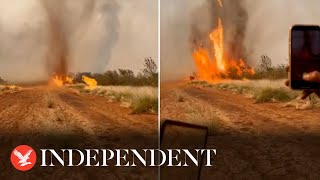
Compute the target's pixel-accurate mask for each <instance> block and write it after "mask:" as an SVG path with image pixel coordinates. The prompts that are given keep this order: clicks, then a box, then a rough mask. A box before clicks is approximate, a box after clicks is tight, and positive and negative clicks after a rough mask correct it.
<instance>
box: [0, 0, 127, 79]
mask: <svg viewBox="0 0 320 180" xmlns="http://www.w3.org/2000/svg"><path fill="white" fill-rule="evenodd" d="M120 9H121V7H120V5H119V4H118V1H116V0H77V1H74V0H2V1H0V12H1V13H0V39H1V41H0V76H1V77H2V78H4V79H6V80H9V81H13V82H21V81H22V82H26V81H27V82H30V81H43V80H46V79H48V78H50V77H51V76H52V74H53V73H56V74H59V75H65V74H66V73H68V72H83V71H85V72H102V71H105V68H106V66H107V64H108V62H109V61H110V57H111V55H112V50H113V48H114V47H115V45H116V43H117V41H118V36H119V35H118V34H119V28H120V23H119V12H120Z"/></svg>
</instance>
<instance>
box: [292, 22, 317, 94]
mask: <svg viewBox="0 0 320 180" xmlns="http://www.w3.org/2000/svg"><path fill="white" fill-rule="evenodd" d="M289 42H290V43H289V59H290V73H289V80H290V86H291V88H292V89H297V90H299V89H319V88H320V84H319V83H315V82H307V81H304V80H303V78H302V76H303V74H304V73H310V72H313V71H320V26H318V25H294V26H293V27H292V28H291V31H290V40H289Z"/></svg>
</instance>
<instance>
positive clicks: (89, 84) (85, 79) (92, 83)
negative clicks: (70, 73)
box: [82, 76, 98, 90]
mask: <svg viewBox="0 0 320 180" xmlns="http://www.w3.org/2000/svg"><path fill="white" fill-rule="evenodd" d="M82 81H83V82H85V83H86V85H87V86H86V89H90V90H92V89H95V88H96V87H97V85H98V83H97V81H96V80H95V79H93V78H89V77H87V76H82Z"/></svg>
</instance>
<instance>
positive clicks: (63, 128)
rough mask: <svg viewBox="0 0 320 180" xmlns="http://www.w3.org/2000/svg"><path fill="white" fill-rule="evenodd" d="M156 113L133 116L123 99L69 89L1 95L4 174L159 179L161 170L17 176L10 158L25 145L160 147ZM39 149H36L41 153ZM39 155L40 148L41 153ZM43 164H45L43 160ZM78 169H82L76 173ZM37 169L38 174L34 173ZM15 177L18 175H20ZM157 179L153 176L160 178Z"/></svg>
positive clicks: (49, 171) (95, 170)
mask: <svg viewBox="0 0 320 180" xmlns="http://www.w3.org/2000/svg"><path fill="white" fill-rule="evenodd" d="M157 133H158V121H157V115H149V114H139V115H138V114H131V110H130V109H129V108H126V107H121V106H120V103H117V102H108V99H107V98H105V97H100V96H95V95H90V94H82V93H79V92H78V91H75V90H71V89H68V88H49V87H46V86H39V87H25V88H22V89H21V90H19V91H17V92H14V91H12V92H10V91H9V92H6V93H1V94H0V142H1V147H0V149H1V151H2V152H5V153H0V162H1V163H0V171H1V173H0V177H6V176H10V177H16V178H20V177H23V178H26V177H29V178H32V179H34V178H42V179H43V178H49V179H50V177H52V174H53V173H54V174H55V175H56V176H57V177H60V178H68V177H70V178H76V177H80V175H82V176H83V177H87V176H90V178H95V177H96V178H98V179H99V178H100V179H101V178H104V179H105V178H113V179H114V178H118V179H123V178H124V179H125V178H129V179H132V178H138V177H142V178H143V177H144V178H145V179H150V178H152V177H155V178H156V173H157V169H153V170H151V171H146V169H145V168H134V169H132V168H123V169H122V168H117V169H113V168H83V167H79V168H76V169H74V170H73V171H72V172H70V171H69V170H68V168H63V167H60V168H59V167H57V168H51V169H50V168H46V169H45V170H44V169H41V168H39V167H37V168H35V169H34V170H33V173H31V174H28V175H27V176H26V174H16V173H17V170H15V169H14V168H13V167H12V166H11V164H10V161H7V160H6V161H3V159H8V157H10V153H11V151H12V149H13V148H14V147H15V146H17V145H20V144H28V145H30V146H32V147H33V148H34V149H37V150H38V151H40V150H39V149H40V148H45V147H49V148H56V149H61V148H70V147H71V148H72V147H73V148H77V149H81V148H82V149H84V148H110V149H114V148H138V149H142V148H157ZM37 150H36V151H37ZM39 154H40V152H39ZM38 163H39V164H40V162H38ZM77 170H79V171H77ZM35 172H36V173H35ZM15 175H16V176H15ZM155 178H154V179H155Z"/></svg>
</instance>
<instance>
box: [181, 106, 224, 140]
mask: <svg viewBox="0 0 320 180" xmlns="http://www.w3.org/2000/svg"><path fill="white" fill-rule="evenodd" d="M186 116H187V119H188V121H190V123H195V122H196V124H198V125H202V126H206V127H208V130H209V134H210V135H212V134H218V133H220V132H222V129H223V122H222V121H221V119H219V118H218V117H217V116H216V114H215V112H213V111H212V110H211V109H210V108H208V107H207V106H204V105H200V104H192V105H190V107H189V110H188V112H187V113H186Z"/></svg>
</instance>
